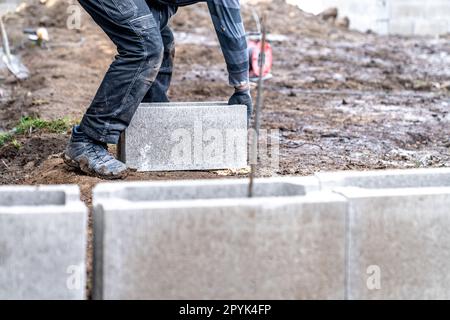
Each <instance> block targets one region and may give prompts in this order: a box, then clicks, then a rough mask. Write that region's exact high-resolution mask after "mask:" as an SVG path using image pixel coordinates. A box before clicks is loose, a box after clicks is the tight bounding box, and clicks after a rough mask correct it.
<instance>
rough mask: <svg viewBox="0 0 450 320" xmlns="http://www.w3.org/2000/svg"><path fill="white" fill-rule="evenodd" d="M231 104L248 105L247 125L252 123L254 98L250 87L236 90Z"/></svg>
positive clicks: (229, 102)
mask: <svg viewBox="0 0 450 320" xmlns="http://www.w3.org/2000/svg"><path fill="white" fill-rule="evenodd" d="M228 104H229V105H244V106H247V125H249V124H250V119H251V117H252V113H253V100H252V96H251V95H250V89H245V90H238V89H236V91H235V92H234V94H233V95H232V96H231V98H230V100H229V101H228Z"/></svg>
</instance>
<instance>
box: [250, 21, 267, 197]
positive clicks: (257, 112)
mask: <svg viewBox="0 0 450 320" xmlns="http://www.w3.org/2000/svg"><path fill="white" fill-rule="evenodd" d="M260 25H261V51H260V57H259V61H258V62H259V78H258V93H257V98H256V110H255V123H254V133H255V134H254V135H253V141H252V145H251V156H250V159H251V160H252V163H250V181H249V185H248V197H249V198H252V197H253V196H254V195H255V190H254V188H255V186H254V181H255V175H256V171H257V169H258V143H259V129H260V126H261V109H262V104H263V89H264V87H263V85H264V74H263V68H264V61H265V59H266V54H265V49H266V28H265V25H264V18H262V19H260Z"/></svg>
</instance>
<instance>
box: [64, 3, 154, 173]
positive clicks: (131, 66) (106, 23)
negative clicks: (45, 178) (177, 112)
mask: <svg viewBox="0 0 450 320" xmlns="http://www.w3.org/2000/svg"><path fill="white" fill-rule="evenodd" d="M79 2H80V4H81V5H82V6H83V7H84V8H85V9H86V11H87V12H88V13H89V14H90V15H91V16H92V18H93V19H94V20H95V21H96V22H97V24H98V25H99V26H100V27H101V28H102V29H103V30H104V31H105V33H106V34H107V35H108V36H109V37H110V38H111V40H112V41H113V42H114V44H115V45H116V46H117V50H118V55H117V56H116V58H115V60H114V62H113V63H112V64H111V66H110V68H109V70H108V72H107V73H106V75H105V77H104V79H103V81H102V83H101V85H100V88H99V89H98V91H97V94H96V95H95V98H94V100H93V101H92V103H91V106H90V107H89V109H88V110H87V112H86V114H85V115H84V117H83V119H82V121H81V124H80V126H76V127H74V129H73V131H72V137H71V139H70V141H69V144H68V145H67V147H66V150H65V151H64V154H63V158H64V161H65V162H66V163H67V164H68V165H69V166H73V167H76V168H79V169H81V170H82V171H83V172H85V173H87V174H91V175H96V176H100V177H102V178H121V177H123V176H124V175H125V174H126V169H127V168H126V165H125V164H123V163H122V162H120V161H118V160H117V159H115V158H114V157H113V156H112V155H111V154H110V153H109V152H108V150H107V146H106V144H107V143H110V144H116V143H117V142H118V140H119V135H120V133H121V132H122V131H123V130H125V128H126V127H127V126H128V125H129V123H130V121H131V118H132V117H133V115H134V113H135V111H136V109H137V107H138V105H139V104H140V103H141V101H142V99H143V98H144V96H145V94H146V93H147V91H148V90H149V89H150V87H151V85H152V83H153V81H154V80H155V78H156V76H157V74H158V72H159V68H160V66H161V62H162V58H163V42H162V38H161V32H160V27H159V24H160V23H159V19H160V14H159V12H154V11H153V10H152V9H151V8H150V7H149V5H148V4H147V2H146V1H145V0H79ZM94 54H95V53H94Z"/></svg>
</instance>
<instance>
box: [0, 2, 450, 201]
mask: <svg viewBox="0 0 450 320" xmlns="http://www.w3.org/2000/svg"><path fill="white" fill-rule="evenodd" d="M47 2H49V3H50V4H51V6H50V5H42V4H39V1H37V0H33V1H28V5H26V6H24V7H22V9H21V10H20V11H19V12H16V13H14V14H9V15H8V16H7V17H6V18H5V21H6V26H7V29H8V31H9V35H10V38H11V39H10V40H11V43H12V46H13V47H14V53H16V54H18V55H20V56H21V57H22V60H23V62H24V63H25V64H26V65H27V66H28V67H29V69H30V71H31V77H30V78H29V79H28V80H26V81H23V82H19V81H17V80H16V79H14V78H13V77H12V76H11V75H10V74H8V73H7V72H6V71H5V70H2V71H1V73H0V79H1V81H0V132H1V131H6V130H8V129H11V128H12V127H13V126H14V125H15V124H17V122H18V121H19V119H20V118H21V117H22V116H26V115H32V116H39V117H41V118H44V119H58V118H62V117H69V118H71V119H73V120H79V119H80V118H81V116H82V114H83V112H84V111H85V109H86V108H87V106H88V105H89V102H90V100H91V99H92V97H93V95H94V94H95V91H96V89H97V87H98V85H99V83H100V82H101V80H102V76H103V74H104V73H105V71H106V69H107V68H108V66H109V64H110V62H111V60H112V59H113V57H114V55H115V49H114V47H113V46H112V44H111V43H110V41H109V40H108V39H107V37H106V36H105V35H104V34H103V33H102V31H101V30H100V29H99V28H98V27H97V26H96V25H95V24H94V23H93V22H92V21H91V19H90V18H89V17H88V16H87V15H85V14H84V13H83V16H82V27H81V29H80V30H69V29H68V28H67V27H66V20H67V16H68V14H67V7H68V5H70V4H74V3H75V1H58V0H54V1H47ZM253 2H254V3H255V2H256V4H253V5H245V6H244V10H243V15H244V18H245V24H246V28H247V31H252V30H254V29H255V23H254V20H253V18H252V8H253V9H255V10H256V11H257V12H258V13H259V14H260V15H261V16H265V21H266V24H267V27H268V29H269V31H270V34H272V35H282V36H284V39H280V40H282V41H274V42H272V46H273V48H274V68H273V79H271V80H269V81H267V82H266V83H265V91H264V95H265V96H264V108H263V115H262V118H263V119H262V127H263V128H264V129H277V130H279V133H280V153H279V157H280V166H279V168H275V169H274V168H272V167H270V166H269V165H268V164H267V163H262V164H261V166H260V169H259V175H260V176H270V175H309V174H312V173H314V172H317V171H325V170H328V171H329V170H369V169H386V168H415V167H449V166H450V114H449V111H450V42H449V40H450V37H449V36H443V37H440V38H419V37H411V38H405V37H383V36H378V35H375V34H362V33H358V32H354V31H348V30H346V29H340V28H337V27H335V26H334V25H333V24H332V23H329V22H324V21H322V20H321V19H319V18H318V17H314V16H311V15H307V14H305V13H303V12H302V11H300V10H299V9H297V8H296V7H293V6H290V5H287V4H285V3H284V2H283V1H282V0H274V1H273V2H267V1H260V2H258V1H253ZM39 25H41V26H45V27H47V28H48V30H49V33H50V37H51V41H50V42H49V43H48V46H47V48H45V49H43V48H40V47H37V46H34V45H32V44H31V43H30V42H29V41H28V40H26V38H25V36H24V35H23V34H22V29H23V28H25V27H36V26H39ZM172 25H173V27H174V30H175V32H176V39H177V43H178V44H177V54H176V56H177V58H176V68H175V73H174V79H173V85H172V87H171V90H170V97H171V99H172V100H173V101H205V100H210V101H213V100H214V101H217V100H226V99H227V98H228V97H229V96H230V95H231V93H232V89H231V88H230V87H228V86H227V83H226V79H227V74H226V68H225V65H224V62H223V58H222V56H221V53H220V50H219V47H218V45H217V41H216V37H215V35H214V33H213V29H212V24H211V22H210V18H209V16H208V13H207V10H206V8H205V6H204V5H196V6H193V7H191V8H182V9H181V10H180V11H179V13H178V14H177V15H176V17H175V18H174V20H173V22H172ZM254 91H256V90H254ZM68 138H69V135H68V133H67V134H50V133H45V132H35V133H31V134H28V135H24V136H19V137H17V139H18V141H19V142H20V143H21V145H22V147H21V148H19V149H18V148H16V147H14V146H12V145H5V146H3V147H1V148H0V184H78V185H79V186H80V188H81V191H82V197H83V200H84V201H86V203H87V204H88V205H89V206H91V199H90V192H91V189H92V187H93V186H94V185H95V184H97V183H98V182H100V179H97V178H92V177H87V176H85V175H82V174H80V173H79V172H76V171H73V170H71V169H69V168H67V167H66V166H65V165H64V164H63V163H62V161H61V159H60V158H59V154H60V153H61V152H62V151H63V149H64V146H65V144H66V142H67V139H68ZM245 175H246V174H245V173H233V172H229V173H227V172H225V174H224V172H171V173H164V172H161V173H133V174H131V175H130V176H129V177H128V178H127V179H129V180H159V179H192V178H195V179H198V178H229V177H236V176H238V177H244V176H245Z"/></svg>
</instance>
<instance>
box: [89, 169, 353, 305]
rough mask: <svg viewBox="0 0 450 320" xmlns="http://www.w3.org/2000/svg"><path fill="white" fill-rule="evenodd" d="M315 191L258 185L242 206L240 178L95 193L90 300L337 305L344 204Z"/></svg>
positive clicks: (290, 184) (301, 183)
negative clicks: (332, 302)
mask: <svg viewBox="0 0 450 320" xmlns="http://www.w3.org/2000/svg"><path fill="white" fill-rule="evenodd" d="M171 184H173V186H171ZM172 187H173V188H172ZM317 187H318V186H317V181H316V180H315V179H314V178H309V179H302V178H297V179H295V178H292V179H286V180H284V181H283V180H281V179H269V180H258V182H257V190H258V191H257V192H258V197H256V198H252V199H248V198H246V190H247V189H246V181H245V180H238V181H236V180H220V181H204V182H199V181H179V182H170V183H160V182H157V183H151V182H147V183H142V182H141V183H118V184H101V185H98V186H97V187H96V188H95V190H94V228H95V237H96V238H95V262H96V265H95V281H94V282H95V284H94V289H95V290H94V291H95V297H96V298H97V299H101V298H104V299H342V298H343V297H344V274H345V270H344V265H345V263H344V257H345V254H344V248H345V245H344V243H345V241H344V239H345V234H344V230H345V219H344V218H345V213H346V207H347V206H346V202H345V201H343V198H342V197H340V196H339V195H337V194H334V193H332V192H317V191H316V192H315V191H312V190H315V189H317ZM308 190H309V191H310V192H308V193H307V192H306V191H308ZM305 193H306V194H305Z"/></svg>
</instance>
